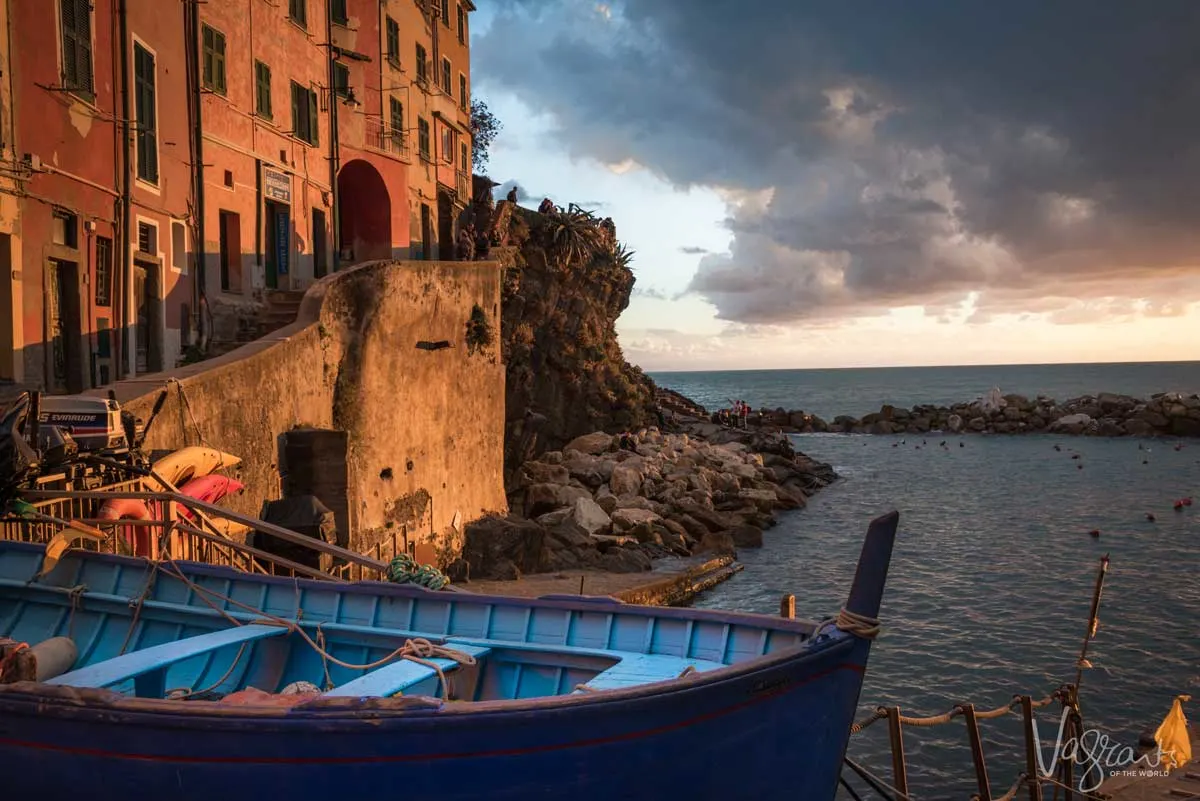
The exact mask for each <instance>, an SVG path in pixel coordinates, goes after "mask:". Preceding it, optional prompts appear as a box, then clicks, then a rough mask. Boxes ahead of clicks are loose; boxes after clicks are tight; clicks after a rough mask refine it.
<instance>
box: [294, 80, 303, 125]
mask: <svg viewBox="0 0 1200 801" xmlns="http://www.w3.org/2000/svg"><path fill="white" fill-rule="evenodd" d="M300 132H301V129H300V87H299V86H297V85H296V82H295V81H293V82H292V134H293V135H294V136H297V137H298V136H300Z"/></svg>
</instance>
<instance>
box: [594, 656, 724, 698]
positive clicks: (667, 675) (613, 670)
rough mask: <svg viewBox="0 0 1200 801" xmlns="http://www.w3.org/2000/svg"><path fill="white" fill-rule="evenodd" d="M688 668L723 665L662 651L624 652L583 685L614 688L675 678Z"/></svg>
mask: <svg viewBox="0 0 1200 801" xmlns="http://www.w3.org/2000/svg"><path fill="white" fill-rule="evenodd" d="M689 667H692V668H695V669H696V670H697V671H698V672H704V671H708V670H717V669H718V668H723V667H725V665H723V664H721V663H720V662H710V661H708V660H705V659H684V658H683V657H681V656H664V655H662V654H625V655H624V656H623V657H622V658H621V661H620V662H618V663H617V664H615V665H613V666H612V667H610V668H609V669H608V670H605V671H602V672H601V673H600V674H598V675H597V676H595V677H594V678H592V679H590V680H589V681H588V682H587V686H588V687H590V688H591V689H593V690H618V689H621V688H623V687H633V686H636V685H639V684H652V683H653V682H656V681H666V680H668V679H677V678H679V677H680V676H681V675H683V672H684V671H685V670H687V669H688V668H689Z"/></svg>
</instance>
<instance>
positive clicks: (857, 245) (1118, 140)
mask: <svg viewBox="0 0 1200 801" xmlns="http://www.w3.org/2000/svg"><path fill="white" fill-rule="evenodd" d="M496 6H497V12H496V17H495V20H494V22H493V24H492V26H491V27H490V29H489V30H488V31H487V33H486V34H485V35H484V36H482V37H481V38H479V39H478V40H477V42H476V43H475V45H474V54H475V71H476V75H477V82H478V83H479V84H480V85H481V87H483V90H484V91H485V92H486V91H487V89H488V88H489V87H492V88H500V89H504V90H507V91H511V92H513V93H514V94H516V95H517V96H518V97H519V98H520V99H521V100H522V101H523V102H524V103H526V104H527V105H528V106H530V107H531V108H532V109H533V110H534V111H536V112H538V113H544V114H548V115H550V116H551V118H552V119H553V120H554V121H555V123H556V125H557V126H558V128H559V132H558V135H557V140H558V141H560V142H561V143H562V144H563V145H564V146H565V147H566V148H567V149H568V150H569V152H570V153H571V155H573V156H576V157H586V158H592V159H596V160H598V161H600V162H603V163H606V164H612V165H615V164H621V163H625V162H629V161H632V162H634V163H636V164H639V165H642V166H643V167H645V168H647V169H649V170H652V171H654V172H655V173H656V174H658V175H660V176H662V177H663V178H665V179H666V180H668V181H670V182H671V183H673V184H675V185H677V186H679V187H681V188H686V187H692V186H707V187H712V188H716V189H718V190H720V191H721V192H722V193H723V195H724V196H725V197H726V198H727V199H728V202H729V209H730V211H729V218H728V220H727V225H728V227H729V228H730V230H731V231H732V232H733V234H734V239H733V244H732V246H731V248H730V252H729V253H727V254H707V255H704V256H703V257H702V258H701V259H700V262H699V266H698V269H697V272H696V274H695V276H694V278H693V279H692V283H691V289H692V291H694V292H697V293H699V294H701V295H702V296H704V297H705V298H707V299H708V300H709V301H711V302H712V303H713V304H715V306H716V307H717V310H718V314H719V316H720V317H722V318H724V319H727V320H733V321H738V322H744V323H751V324H772V325H776V324H790V323H795V322H798V321H812V320H815V319H820V318H828V317H831V316H840V317H845V316H848V315H866V314H875V313H879V312H882V311H884V310H886V309H889V308H894V307H898V306H911V305H923V306H925V307H926V311H927V313H929V314H933V315H944V314H946V313H947V312H948V310H951V309H959V308H963V307H965V306H969V308H970V310H971V313H972V314H974V315H975V316H976V319H982V318H984V317H987V316H988V315H991V314H996V313H1020V312H1022V311H1033V310H1038V311H1039V312H1040V313H1043V314H1052V313H1053V312H1055V311H1060V312H1061V313H1060V314H1059V315H1058V317H1057V318H1056V319H1057V320H1059V321H1061V322H1063V323H1064V324H1066V323H1069V322H1071V321H1074V320H1082V319H1088V318H1090V317H1091V316H1092V314H1093V313H1095V314H1103V313H1104V312H1105V310H1110V309H1111V310H1112V311H1113V313H1114V314H1116V313H1118V312H1120V313H1122V314H1123V313H1126V312H1128V313H1131V314H1137V313H1144V314H1148V315H1156V314H1157V315H1163V314H1171V313H1173V312H1174V310H1175V309H1177V308H1178V306H1179V304H1180V303H1186V302H1188V301H1191V300H1195V299H1197V298H1200V281H1198V280H1197V274H1198V266H1200V225H1198V222H1200V134H1198V133H1197V132H1198V131H1200V48H1197V47H1196V42H1197V41H1200V2H1195V0H1155V2H1153V3H1134V2H1129V0H1056V2H1053V3H1047V2H1045V0H1006V1H1005V2H994V0H974V1H967V0H906V1H905V2H903V3H899V2H878V0H871V2H866V1H865V0H843V1H842V2H839V3H826V2H814V1H812V0H759V2H756V3H743V2H734V0H694V2H689V3H676V2H665V1H664V0H624V2H613V3H610V4H593V3H590V2H583V1H582V0H497V2H496ZM618 224H619V221H618ZM968 299H969V303H968V302H967V301H968ZM1047 299H1051V302H1047ZM1081 300H1082V301H1089V302H1090V301H1095V302H1093V303H1090V305H1088V306H1087V309H1088V313H1086V314H1085V313H1082V312H1079V311H1077V310H1078V308H1079V306H1078V303H1079V301H1081ZM1070 310H1076V311H1070ZM1130 310H1132V311H1130Z"/></svg>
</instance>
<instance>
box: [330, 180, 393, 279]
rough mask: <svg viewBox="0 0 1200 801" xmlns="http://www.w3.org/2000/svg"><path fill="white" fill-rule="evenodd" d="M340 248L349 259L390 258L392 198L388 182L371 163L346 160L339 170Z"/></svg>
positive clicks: (354, 260)
mask: <svg viewBox="0 0 1200 801" xmlns="http://www.w3.org/2000/svg"><path fill="white" fill-rule="evenodd" d="M338 205H339V207H340V208H339V212H338V213H339V216H340V223H341V224H340V226H339V228H340V231H341V240H342V241H341V247H342V248H343V249H347V248H348V249H350V250H351V251H352V253H353V256H352V258H351V262H360V261H370V260H372V259H390V258H391V257H392V201H391V198H390V197H389V196H388V190H387V184H385V183H384V181H383V176H381V175H380V174H379V171H378V170H376V169H375V168H374V167H373V166H372V165H371V164H369V163H367V162H366V161H363V160H362V159H354V160H353V161H348V162H346V164H345V165H344V166H343V167H342V170H341V172H339V173H338Z"/></svg>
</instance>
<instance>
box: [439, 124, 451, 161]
mask: <svg viewBox="0 0 1200 801" xmlns="http://www.w3.org/2000/svg"><path fill="white" fill-rule="evenodd" d="M438 155H439V156H441V159H442V161H444V162H446V163H447V164H453V163H454V131H452V130H450V129H449V128H443V129H442V152H441V153H439V154H438Z"/></svg>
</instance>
